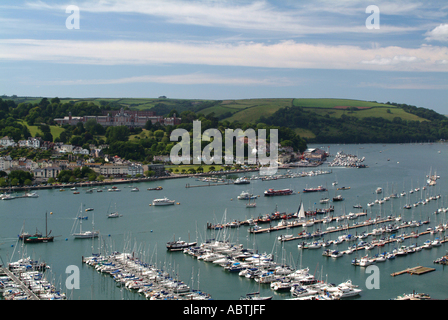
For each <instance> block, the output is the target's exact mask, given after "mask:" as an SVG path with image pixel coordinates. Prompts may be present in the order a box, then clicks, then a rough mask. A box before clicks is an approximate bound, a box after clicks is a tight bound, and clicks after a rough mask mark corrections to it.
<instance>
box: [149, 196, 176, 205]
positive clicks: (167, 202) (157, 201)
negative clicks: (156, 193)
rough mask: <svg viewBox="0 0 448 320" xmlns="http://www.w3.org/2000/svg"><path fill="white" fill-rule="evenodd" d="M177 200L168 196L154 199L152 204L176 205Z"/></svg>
mask: <svg viewBox="0 0 448 320" xmlns="http://www.w3.org/2000/svg"><path fill="white" fill-rule="evenodd" d="M175 202H176V201H175V200H169V199H168V198H167V197H165V198H162V199H154V200H153V201H152V205H153V206H169V205H174V203H175Z"/></svg>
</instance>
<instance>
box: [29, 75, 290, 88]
mask: <svg viewBox="0 0 448 320" xmlns="http://www.w3.org/2000/svg"><path fill="white" fill-rule="evenodd" d="M31 82H32V84H36V83H37V84H39V85H51V86H54V85H110V84H129V83H163V84H181V85H195V84H219V85H238V86H254V85H256V86H291V85H293V84H297V82H296V81H294V80H291V79H286V78H250V77H227V76H222V75H215V74H203V73H192V74H180V75H145V76H136V77H128V78H117V79H89V80H85V79H77V80H73V79H72V80H55V81H37V82H36V81H35V80H33V81H31Z"/></svg>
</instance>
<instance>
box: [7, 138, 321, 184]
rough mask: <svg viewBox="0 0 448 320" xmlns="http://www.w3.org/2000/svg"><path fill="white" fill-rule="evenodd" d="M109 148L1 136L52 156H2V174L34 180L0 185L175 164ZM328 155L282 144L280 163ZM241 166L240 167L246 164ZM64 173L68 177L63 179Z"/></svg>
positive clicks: (153, 172)
mask: <svg viewBox="0 0 448 320" xmlns="http://www.w3.org/2000/svg"><path fill="white" fill-rule="evenodd" d="M107 147H108V146H107V145H100V146H95V145H89V149H85V148H82V147H80V146H74V145H71V144H64V143H62V142H49V141H44V140H43V139H42V138H41V137H30V138H28V139H27V140H19V141H14V139H12V138H10V137H8V136H5V137H3V138H1V139H0V149H1V150H8V148H29V149H35V150H37V149H40V150H46V151H50V152H51V157H49V158H48V159H40V160H36V161H34V160H33V159H27V158H26V157H21V158H18V159H13V158H12V157H11V156H10V155H4V156H1V157H0V172H4V174H3V176H5V175H8V176H9V175H10V173H11V172H14V171H16V172H18V171H22V172H27V173H30V175H29V176H28V177H30V178H31V179H25V180H29V181H25V180H23V181H20V179H19V180H16V181H14V183H12V179H11V180H10V181H9V182H7V181H6V180H4V178H2V177H0V179H3V181H0V186H1V187H10V186H17V185H34V186H35V185H39V184H42V183H45V184H46V183H56V182H71V183H74V182H77V181H78V180H80V178H84V179H86V180H89V181H102V180H104V179H123V178H141V177H163V176H167V175H172V174H173V172H172V171H173V170H170V171H168V170H166V168H165V166H169V165H172V163H171V159H170V156H169V155H160V156H154V159H153V163H151V164H142V163H140V162H135V161H130V160H126V159H122V158H120V157H119V156H117V155H109V154H105V153H104V152H103V150H104V149H106V148H107ZM327 156H328V152H325V151H324V150H321V149H307V150H306V151H305V152H303V153H300V152H294V151H293V149H292V148H291V147H282V146H281V145H280V144H279V158H278V163H279V166H280V167H285V168H286V167H308V166H309V167H314V166H318V165H321V164H322V163H323V162H324V161H325V160H326V158H327ZM223 160H224V159H223ZM238 165H239V167H241V165H244V163H242V164H238ZM83 168H88V170H87V169H86V170H83V171H81V169H83ZM77 170H78V171H77ZM70 172H71V173H70ZM190 173H196V172H190ZM61 174H62V175H63V176H64V178H65V179H63V178H61ZM58 177H59V178H58ZM81 180H82V179H81Z"/></svg>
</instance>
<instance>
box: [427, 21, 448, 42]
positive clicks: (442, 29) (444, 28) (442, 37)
mask: <svg viewBox="0 0 448 320" xmlns="http://www.w3.org/2000/svg"><path fill="white" fill-rule="evenodd" d="M425 35H426V36H427V37H426V40H427V41H448V24H441V25H439V26H437V27H436V28H434V29H433V30H431V31H428V32H427V33H426V34H425Z"/></svg>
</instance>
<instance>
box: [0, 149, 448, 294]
mask: <svg viewBox="0 0 448 320" xmlns="http://www.w3.org/2000/svg"><path fill="white" fill-rule="evenodd" d="M315 147H321V146H315ZM326 147H327V146H325V148H326ZM337 151H343V152H345V153H351V154H355V155H358V156H359V157H363V156H364V157H366V161H365V163H366V164H367V165H369V168H367V169H350V168H328V167H327V165H324V166H322V167H320V169H331V170H332V173H331V174H326V175H320V176H315V177H306V178H294V179H280V180H276V181H264V182H263V181H261V180H253V181H252V182H251V184H250V185H239V186H238V185H228V186H218V187H204V188H190V189H186V188H185V185H186V183H190V184H192V185H193V184H201V183H202V182H199V181H195V179H176V180H173V181H159V182H151V183H139V184H136V186H137V187H138V188H139V189H140V192H131V191H130V190H131V188H129V185H120V186H119V188H120V189H121V190H122V191H121V192H116V193H110V192H102V193H93V194H86V193H85V190H79V191H80V192H81V193H80V194H78V195H74V194H73V193H72V192H71V191H70V190H67V191H66V192H59V190H48V191H38V193H39V195H40V197H39V198H37V199H16V200H13V201H0V243H1V244H0V255H1V258H2V260H3V262H4V263H7V262H8V261H10V260H11V259H12V260H13V261H16V260H18V259H19V258H20V257H21V256H22V254H25V255H27V256H31V257H33V258H35V259H39V260H44V261H45V262H47V264H49V265H50V266H51V275H52V277H53V278H54V282H55V283H56V284H57V285H61V286H62V287H64V284H65V280H66V277H67V274H66V273H65V270H66V268H67V266H69V265H77V266H79V268H80V271H81V288H80V289H79V290H73V291H70V292H67V294H68V295H69V296H70V297H71V298H72V299H83V300H91V299H110V300H111V299H122V298H124V299H143V297H142V296H140V295H138V294H135V293H131V292H129V291H127V290H124V291H121V290H120V289H119V288H118V287H116V286H115V282H114V281H113V280H112V279H111V278H110V277H109V276H103V275H101V274H99V273H97V272H96V271H95V270H94V269H93V268H91V267H88V266H85V265H83V264H82V263H81V258H82V256H90V255H91V254H92V252H98V251H99V247H100V244H102V247H103V248H107V250H109V251H110V250H116V251H120V252H122V251H124V250H126V251H131V250H134V251H136V252H139V253H140V257H141V258H142V259H144V260H145V261H148V262H152V263H157V265H158V266H159V267H164V268H165V269H167V270H170V271H172V273H176V274H178V275H179V278H180V279H182V280H184V281H185V282H187V283H188V284H189V285H190V286H193V288H195V289H196V288H197V287H198V280H199V288H200V289H201V290H203V291H205V292H207V293H209V294H211V295H212V297H213V298H214V299H216V300H224V299H229V300H236V299H239V298H240V296H242V295H245V294H246V293H249V292H253V291H256V290H258V289H259V288H258V286H255V282H254V281H253V280H247V279H245V278H241V277H238V275H237V274H229V273H227V272H225V271H224V270H223V269H222V268H221V267H219V266H215V265H213V264H211V263H206V262H202V261H197V260H196V259H194V258H192V257H190V256H188V255H184V254H183V253H181V252H177V253H169V252H167V251H166V248H165V244H166V242H168V241H171V240H173V239H174V238H179V237H181V238H182V239H184V240H188V238H190V239H191V240H196V239H197V240H198V242H199V243H201V242H202V241H205V239H208V238H212V237H218V236H221V234H217V233H215V234H214V233H212V232H211V231H208V230H206V224H207V222H212V223H219V222H221V221H222V219H223V217H224V214H225V213H226V220H227V221H231V220H235V219H236V220H245V219H248V218H250V217H257V216H259V215H261V214H267V213H271V212H273V211H274V210H275V207H276V206H277V207H278V210H279V211H281V212H285V211H286V212H288V213H290V212H295V211H297V208H298V206H299V204H300V201H301V200H302V201H303V203H304V205H305V208H306V209H311V208H313V207H321V206H323V205H321V204H319V200H320V199H321V197H323V196H324V195H323V194H318V193H316V194H302V193H300V194H297V191H301V190H302V189H303V188H304V187H306V186H308V187H317V186H319V185H323V186H327V187H328V189H329V192H328V194H326V195H327V196H328V197H330V198H331V197H333V196H334V195H335V194H336V191H335V189H336V187H334V186H332V182H333V181H334V180H337V181H338V182H339V185H338V187H342V186H349V187H351V189H350V190H345V191H338V193H340V194H342V195H343V196H344V198H345V201H343V202H339V203H335V204H334V205H335V212H334V215H335V216H337V215H341V214H343V213H344V212H345V213H349V212H351V211H353V212H354V210H357V209H353V205H355V204H358V203H360V204H361V205H363V207H364V208H365V209H366V208H367V203H368V202H370V201H373V200H375V199H376V194H375V193H374V191H375V189H376V188H377V187H382V188H383V189H384V192H385V194H387V193H389V194H390V193H392V192H396V193H400V192H401V191H403V190H405V191H406V192H408V191H409V190H410V189H411V188H417V187H420V188H421V187H422V186H423V185H424V184H425V183H426V175H427V174H429V172H430V171H431V170H432V172H433V173H434V172H435V171H436V172H437V175H440V176H441V178H440V179H439V180H438V181H437V185H436V186H433V187H428V189H427V191H428V192H429V195H436V194H441V195H442V198H441V199H439V200H434V201H430V202H429V203H428V204H427V205H425V206H423V205H420V206H418V207H415V208H414V207H413V208H412V209H411V210H403V209H402V207H403V205H404V204H405V203H407V202H409V199H408V198H409V196H410V195H409V194H408V195H407V196H406V197H404V198H398V199H391V200H390V201H388V202H386V203H385V204H384V205H382V206H379V205H375V206H374V207H371V208H368V209H367V210H368V216H367V217H366V218H365V219H368V218H369V217H375V216H377V215H379V214H381V215H382V216H384V215H389V214H391V213H392V214H394V215H399V214H401V215H402V216H403V217H404V220H423V219H427V218H428V217H429V218H430V219H431V226H434V225H435V224H436V223H440V222H445V221H446V214H444V213H441V214H438V215H435V214H434V212H435V211H436V210H437V209H438V208H440V207H447V206H448V199H447V198H448V197H447V196H448V193H447V192H446V190H447V187H448V182H447V180H448V179H447V177H448V172H447V171H448V169H447V166H446V164H447V160H448V145H446V144H433V145H430V144H425V145H420V144H413V145H330V152H331V153H332V154H335V153H336V152H337ZM438 151H440V153H439V152H438ZM388 159H389V160H390V161H388ZM330 160H331V158H330ZM309 170H310V169H304V168H297V169H294V170H292V171H293V172H295V171H297V172H298V171H309ZM282 172H283V171H282V170H280V173H282ZM253 174H257V173H249V174H247V175H246V176H252V175H253ZM159 185H160V186H162V187H163V188H164V189H163V191H147V190H146V189H147V188H149V187H155V186H159ZM268 188H275V189H280V188H292V189H294V190H295V191H296V192H295V194H294V195H291V196H286V197H273V198H265V197H263V196H261V197H260V198H258V200H257V207H256V208H255V209H248V208H246V207H245V202H244V201H241V200H240V201H238V200H237V199H236V198H237V196H238V195H239V194H240V193H241V191H244V190H247V191H249V192H252V193H253V194H256V195H262V194H263V192H264V190H266V189H268ZM164 196H166V197H168V198H170V199H174V200H176V202H179V203H180V205H175V206H169V207H153V206H149V204H150V203H151V201H152V200H153V199H154V198H161V197H164ZM411 196H412V198H411V199H412V201H411V202H412V203H413V202H416V201H417V200H420V198H421V196H423V197H425V194H424V193H423V194H421V193H418V194H415V193H414V195H411ZM425 198H426V197H425ZM232 199H233V200H232ZM81 204H83V205H84V207H85V208H88V207H92V208H94V209H95V210H94V211H92V212H88V213H86V215H88V217H89V220H87V221H84V223H83V229H85V230H87V229H89V228H91V227H92V222H93V220H94V224H95V225H94V227H95V229H96V230H100V232H101V235H102V237H101V241H98V240H95V242H92V241H91V240H87V239H86V240H74V239H73V237H72V236H71V235H70V234H71V230H72V226H73V223H74V221H75V219H74V218H75V217H76V215H77V213H78V211H79V208H80V206H81ZM115 208H116V210H117V211H118V212H119V213H121V214H122V215H123V216H122V217H120V218H118V219H108V218H107V213H108V212H111V211H115ZM46 211H48V212H53V214H52V215H48V229H49V230H52V235H55V236H57V237H56V238H55V241H54V242H53V243H46V244H44V243H41V244H29V245H26V246H25V247H24V248H23V249H22V247H21V246H20V245H17V235H18V234H19V233H20V231H21V229H22V227H23V226H25V227H24V228H25V231H27V232H29V233H33V232H34V231H35V228H36V227H37V228H38V229H39V230H40V231H42V232H45V212H46ZM362 219H364V218H362ZM353 221H356V220H352V221H351V223H353ZM333 224H336V222H333ZM325 228H326V226H325ZM426 228H427V226H422V227H420V229H419V230H420V232H421V231H423V230H424V229H426ZM301 230H302V229H301V228H294V229H292V230H289V231H281V232H272V233H266V234H259V235H256V236H254V235H250V234H249V233H248V232H247V227H241V228H239V229H232V230H231V231H228V232H230V240H231V241H232V242H236V243H242V244H243V245H244V247H246V248H255V249H257V250H258V251H260V252H268V253H271V252H272V253H274V254H276V257H277V261H278V262H281V260H282V259H283V260H284V261H285V262H287V263H288V264H290V265H295V266H296V267H297V268H299V267H300V266H302V267H309V269H310V271H311V272H312V273H314V274H315V275H316V276H317V277H319V278H322V279H323V280H328V281H329V282H332V283H335V284H338V283H340V282H343V281H346V280H348V279H351V280H352V281H353V282H354V283H355V284H357V285H359V287H360V288H361V289H363V292H362V295H361V296H360V297H359V298H357V299H390V298H394V297H396V296H397V295H399V294H402V293H411V292H412V291H413V290H416V291H418V292H425V293H428V294H430V295H431V296H432V297H433V298H438V299H446V298H448V293H447V292H446V284H447V281H448V270H444V267H443V266H440V265H434V264H433V260H435V259H436V258H439V257H441V256H443V255H444V254H445V253H446V249H447V248H446V244H444V245H442V246H440V247H438V248H433V249H431V250H422V251H421V252H418V253H415V254H412V255H408V256H405V257H397V258H396V259H395V260H391V261H386V262H383V263H379V264H377V266H378V267H379V269H380V272H381V273H380V289H379V290H367V289H366V286H365V282H366V279H367V278H368V277H369V276H370V274H367V273H366V272H365V269H364V268H360V267H354V266H352V265H351V260H352V259H353V258H355V257H356V253H355V254H352V255H349V256H344V257H341V258H339V259H337V260H335V259H331V258H326V257H323V256H322V249H320V250H303V251H301V250H299V249H298V248H297V243H298V242H297V241H292V242H287V243H284V244H281V243H280V242H279V241H277V237H278V236H279V235H280V234H282V233H284V234H286V233H294V234H297V233H298V232H300V231H301ZM405 230H406V231H405V232H408V233H409V232H410V231H411V230H409V229H405ZM362 231H371V229H367V228H359V229H357V232H362ZM354 232H355V231H354ZM354 232H352V233H354ZM400 233H401V231H400ZM338 235H340V233H334V234H332V235H329V236H327V238H326V239H335V238H336V237H337V236H338ZM436 236H443V235H427V236H422V237H420V238H418V239H416V240H417V243H418V244H419V245H421V244H423V242H424V241H425V240H427V239H432V238H434V237H436ZM370 240H371V238H369V239H367V241H370ZM410 241H411V240H406V242H404V243H403V244H405V245H410V244H411V242H410ZM414 242H415V241H414V240H412V243H414ZM16 245H17V246H16ZM400 245H401V244H400ZM347 246H348V245H347V244H342V245H340V246H339V247H340V249H342V250H345V249H347ZM395 247H397V244H390V245H386V246H385V247H383V248H382V249H381V251H392V250H393V248H395ZM330 248H331V247H330ZM13 252H14V256H12V255H13ZM376 253H378V250H377V249H374V250H372V251H370V252H369V254H370V255H373V254H376ZM363 254H364V252H360V253H358V257H360V256H361V255H363ZM418 265H422V266H430V267H434V268H436V271H435V272H432V273H429V274H425V275H422V276H410V275H407V274H405V275H401V276H398V277H391V276H390V274H391V273H393V272H397V271H401V270H404V269H406V268H407V267H414V266H418ZM198 274H199V277H198ZM192 278H193V283H192ZM260 289H261V292H262V294H266V295H274V299H285V298H289V297H290V295H289V294H275V293H274V292H273V291H271V290H270V289H269V286H261V288H260ZM63 291H66V290H65V289H64V288H63Z"/></svg>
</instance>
